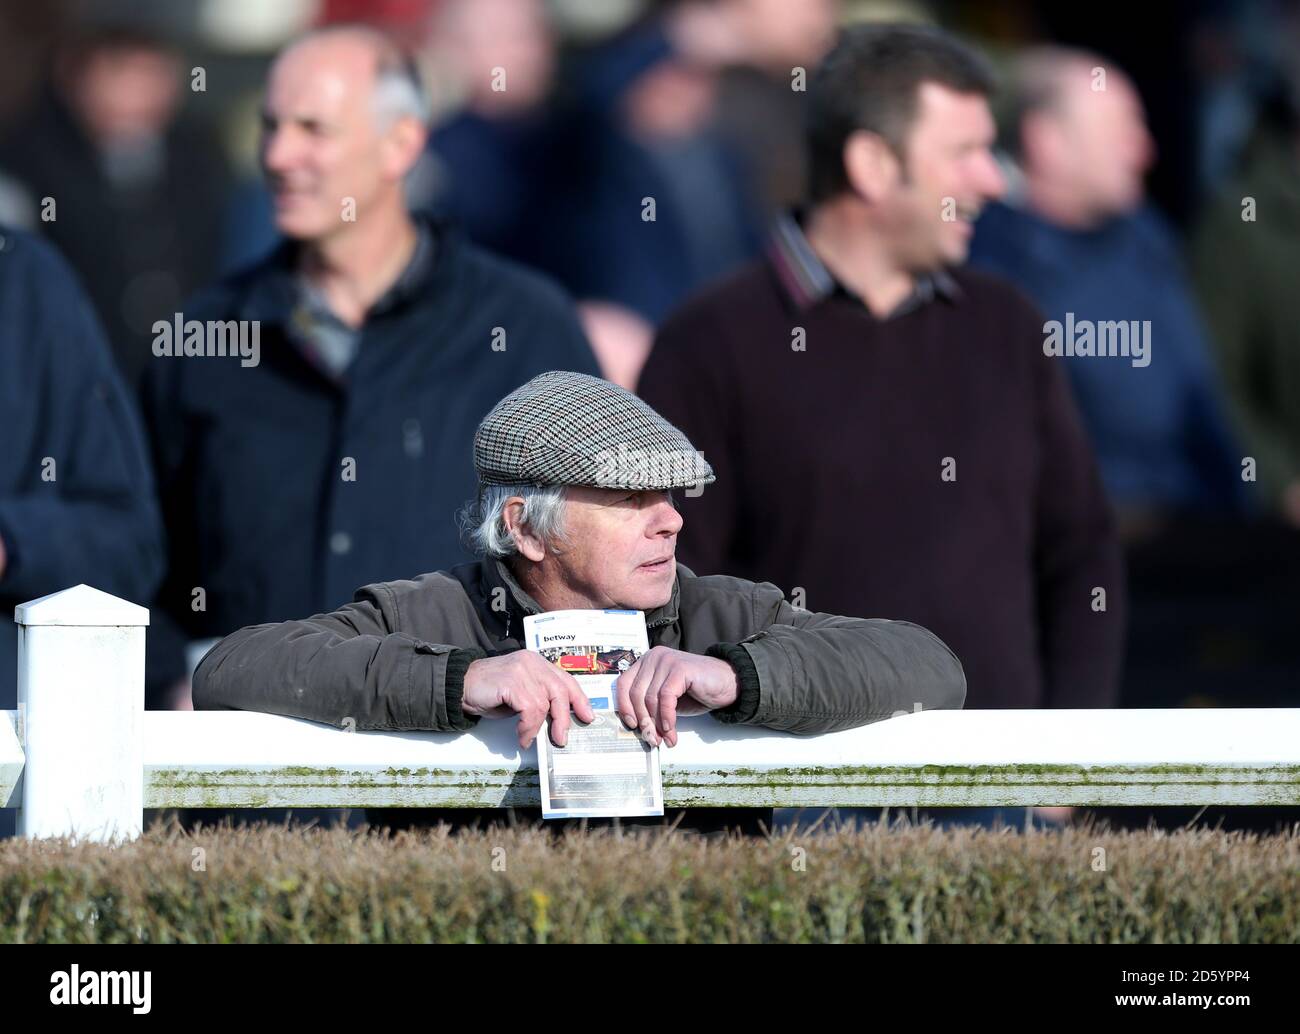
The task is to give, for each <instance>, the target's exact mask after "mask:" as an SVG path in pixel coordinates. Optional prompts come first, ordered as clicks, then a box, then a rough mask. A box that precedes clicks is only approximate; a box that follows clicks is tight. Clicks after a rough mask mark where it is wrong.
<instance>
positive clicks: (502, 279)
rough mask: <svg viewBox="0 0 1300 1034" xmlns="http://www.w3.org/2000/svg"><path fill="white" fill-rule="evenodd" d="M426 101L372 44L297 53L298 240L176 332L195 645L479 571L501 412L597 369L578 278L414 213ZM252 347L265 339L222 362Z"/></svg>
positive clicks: (287, 87)
mask: <svg viewBox="0 0 1300 1034" xmlns="http://www.w3.org/2000/svg"><path fill="white" fill-rule="evenodd" d="M424 108H425V102H424V98H423V94H422V91H421V89H420V85H419V81H418V78H417V77H416V75H415V73H414V71H413V68H412V66H411V65H410V63H409V62H408V61H407V60H406V59H405V58H404V56H403V55H402V54H401V52H400V51H399V50H398V49H397V48H396V46H395V45H394V44H393V43H392V42H391V41H389V40H388V39H387V38H386V37H384V36H383V35H381V34H380V33H378V32H377V31H375V30H372V29H365V28H358V27H337V28H332V29H324V30H320V31H318V32H315V33H313V34H311V35H308V36H307V37H305V38H304V39H302V40H300V41H298V42H297V43H295V44H292V45H291V46H289V47H288V48H287V49H286V50H285V51H284V52H283V53H282V54H281V55H280V57H279V58H278V59H277V61H276V62H275V64H274V66H273V68H272V70H271V74H270V80H269V83H268V89H267V95H266V99H265V105H264V111H263V139H262V150H261V159H262V167H263V171H264V173H265V175H266V178H267V181H268V185H269V187H270V190H271V193H272V197H273V201H274V211H275V219H276V225H277V228H278V229H279V231H280V233H281V234H282V235H283V236H284V237H286V238H287V240H286V241H285V243H284V244H283V246H282V247H280V248H279V249H278V250H276V251H275V252H273V253H272V254H271V255H270V256H269V257H267V258H266V259H265V260H264V261H262V262H261V263H260V264H258V265H256V266H254V267H253V268H251V269H249V270H246V271H244V272H243V273H240V274H236V275H235V276H234V277H232V278H231V279H229V280H228V281H226V282H224V283H222V284H220V285H218V286H217V287H216V288H214V289H212V290H210V291H208V292H205V293H203V294H202V295H201V296H200V297H198V298H196V299H195V300H193V301H192V302H191V303H190V304H189V305H188V306H187V308H186V310H185V312H184V313H182V314H178V316H179V317H183V318H175V319H173V318H170V317H169V318H168V319H164V320H162V321H160V322H159V323H158V324H156V325H155V326H156V329H157V332H158V337H157V338H156V339H155V342H154V357H153V358H152V361H151V365H150V369H149V371H148V375H147V382H146V389H147V390H146V415H147V418H148V423H149V429H150V432H151V437H152V442H153V446H154V450H155V456H156V461H157V470H158V478H159V485H160V492H161V497H162V501H163V507H164V516H165V519H166V521H167V526H168V529H169V533H170V541H171V550H170V557H169V566H168V572H167V578H166V581H165V582H164V585H163V588H162V591H161V594H160V596H159V600H158V610H159V611H161V612H163V613H165V614H166V615H169V616H170V617H171V618H172V619H173V620H174V621H175V622H176V623H177V624H179V626H180V629H181V634H182V636H183V638H188V639H191V640H200V641H201V640H203V639H206V638H209V637H217V636H222V635H225V634H227V633H229V632H232V631H234V630H235V629H236V628H239V627H241V626H243V625H247V624H250V623H251V624H256V623H259V622H265V621H283V620H286V619H287V618H290V617H293V616H294V615H300V614H311V613H318V612H322V611H327V610H332V609H334V608H335V607H338V606H340V605H341V604H343V603H346V602H347V601H348V600H350V599H351V598H352V593H353V590H354V589H355V588H356V586H358V585H365V584H367V583H369V582H374V581H383V580H386V579H391V578H396V577H400V576H403V575H404V574H408V573H409V572H410V571H425V570H436V569H437V568H439V567H442V566H445V565H447V564H451V563H455V562H457V561H458V560H460V559H464V558H467V556H468V554H467V553H466V552H464V550H463V548H462V546H461V544H460V541H459V535H458V530H457V527H456V523H455V514H456V511H457V510H458V509H459V507H460V506H461V505H462V504H463V503H464V502H465V501H467V500H468V499H469V498H470V497H471V496H472V495H473V493H474V486H475V478H474V470H473V467H472V466H471V464H470V461H469V456H470V455H471V452H472V450H471V448H470V446H471V439H472V435H473V432H474V428H475V426H476V424H477V422H478V419H479V417H480V416H481V415H482V413H483V411H484V410H486V409H487V408H489V407H490V406H491V404H492V403H493V402H495V401H496V400H497V399H499V398H500V397H502V396H503V395H505V394H507V393H509V392H510V391H511V390H513V389H514V388H515V387H517V386H518V385H520V384H522V383H523V382H525V381H527V380H529V379H530V378H532V377H533V376H535V375H536V374H538V373H541V372H543V371H546V370H550V369H557V368H559V369H572V370H579V371H581V372H584V373H591V374H598V373H599V371H598V369H597V367H596V363H595V359H594V358H593V356H592V354H591V350H590V348H589V347H588V345H587V343H586V339H585V338H584V336H583V334H582V331H581V328H580V327H579V325H578V322H577V319H576V317H575V316H574V314H573V311H572V308H571V306H570V305H569V303H568V301H567V300H566V299H565V297H564V296H563V294H562V293H561V291H560V290H559V289H558V288H557V287H555V286H553V285H552V284H551V283H550V282H549V281H546V280H544V279H543V278H541V277H539V276H537V275H535V274H533V273H530V272H527V271H525V270H524V269H522V268H520V267H517V266H514V265H512V264H510V263H507V262H505V261H503V260H500V259H497V258H495V257H493V256H491V255H488V254H487V253H485V252H483V251H480V250H478V249H477V248H475V247H474V246H472V245H471V244H469V243H468V242H467V241H464V240H462V239H460V238H459V237H458V236H457V235H456V234H455V233H453V232H451V231H449V230H448V229H446V228H445V227H443V226H442V225H440V224H438V223H437V222H434V221H432V220H429V219H424V218H420V219H414V218H412V216H411V214H410V213H409V212H408V209H407V205H406V201H405V198H404V196H403V181H404V179H405V177H406V174H407V173H408V172H409V171H410V169H411V167H412V166H413V165H414V164H415V162H416V160H417V159H418V157H419V155H420V153H421V152H422V150H423V148H424V146H425V139H426V133H425V120H426V117H427V115H426V112H425V110H424ZM177 326H183V327H184V328H185V334H184V336H185V338H186V340H185V342H184V347H183V348H182V342H181V341H180V340H178V337H179V335H177V333H176V332H175V330H174V329H173V328H174V327H177ZM191 327H193V328H195V334H194V336H195V340H194V341H191V340H189V338H190V328H191ZM232 335H234V336H237V337H238V339H239V340H240V341H241V342H244V343H245V345H246V346H247V347H246V348H245V350H244V351H243V352H241V353H240V354H238V355H231V354H229V353H228V352H227V353H226V354H222V352H223V349H222V348H220V347H219V346H221V345H223V344H228V343H229V341H230V340H231V337H232ZM178 353H181V354H178ZM165 631H166V630H165V629H164V628H162V627H159V626H158V625H157V624H156V625H155V627H154V628H152V629H151V637H150V638H151V643H152V644H153V646H152V649H151V654H150V662H149V663H150V672H151V674H150V686H151V699H152V700H153V701H154V702H161V703H162V704H164V705H165V706H173V707H186V706H188V693H189V688H188V682H187V681H186V680H185V679H184V678H182V676H183V673H184V670H185V669H184V666H183V664H182V662H181V659H180V652H179V650H178V649H176V646H177V638H176V635H175V632H174V631H173V633H172V635H171V636H170V645H171V649H166V647H167V646H168V645H169V640H168V638H167V637H166V636H165ZM164 690H165V693H164Z"/></svg>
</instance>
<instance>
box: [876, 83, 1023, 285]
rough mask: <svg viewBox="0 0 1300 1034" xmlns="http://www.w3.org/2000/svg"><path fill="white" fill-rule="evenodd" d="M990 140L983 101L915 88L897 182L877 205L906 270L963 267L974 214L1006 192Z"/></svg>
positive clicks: (991, 127)
mask: <svg viewBox="0 0 1300 1034" xmlns="http://www.w3.org/2000/svg"><path fill="white" fill-rule="evenodd" d="M995 136H996V126H995V124H994V121H993V115H992V113H991V112H990V111H989V106H988V102H987V101H985V99H984V98H983V97H982V96H980V95H979V94H971V93H958V92H956V91H955V90H950V89H949V88H948V87H946V86H940V85H939V84H938V83H922V84H921V87H920V89H919V91H918V93H917V107H916V116H915V118H914V120H913V123H912V128H911V132H910V134H909V136H908V139H907V144H906V148H905V164H904V170H903V171H904V175H903V176H901V177H900V178H899V180H898V182H896V183H895V185H894V186H893V189H892V190H890V191H889V192H888V193H887V194H886V195H885V196H884V197H883V198H882V199H881V204H880V213H881V222H882V224H883V226H884V230H885V232H886V233H887V234H888V235H889V236H890V238H892V240H893V243H894V246H895V254H896V255H897V257H898V260H899V263H900V265H902V266H903V267H904V268H905V269H908V270H910V271H912V272H919V271H923V270H932V269H936V268H938V267H939V266H943V265H955V264H958V263H961V262H964V261H965V260H966V253H967V251H968V250H969V248H970V239H971V235H972V233H973V227H974V222H975V219H976V218H977V217H978V215H979V212H980V209H981V208H982V207H983V206H984V204H985V203H986V202H988V201H990V200H992V199H994V198H996V197H999V196H1000V195H1001V194H1002V191H1003V190H1004V188H1005V183H1004V180H1003V176H1002V172H1001V170H1000V169H999V168H998V165H997V162H996V161H995V160H994V158H993V151H992V146H993V141H994V139H995Z"/></svg>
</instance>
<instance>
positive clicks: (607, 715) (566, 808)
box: [524, 610, 664, 819]
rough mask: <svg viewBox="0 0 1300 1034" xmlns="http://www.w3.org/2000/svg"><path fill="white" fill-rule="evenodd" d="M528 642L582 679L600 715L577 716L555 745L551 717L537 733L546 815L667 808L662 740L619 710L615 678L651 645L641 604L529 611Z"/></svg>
mask: <svg viewBox="0 0 1300 1034" xmlns="http://www.w3.org/2000/svg"><path fill="white" fill-rule="evenodd" d="M524 643H525V645H526V646H527V648H528V649H530V650H534V651H536V652H537V653H539V654H541V655H542V656H543V657H545V658H546V659H547V660H548V661H550V662H551V663H552V664H554V665H555V666H556V667H558V668H559V669H560V670H561V671H566V672H568V673H569V674H570V675H572V676H573V677H574V678H575V679H577V680H578V685H579V686H581V687H582V690H583V692H585V693H586V694H587V699H588V700H590V701H591V707H592V710H593V711H594V712H595V716H596V719H595V721H593V722H592V723H591V724H590V725H585V726H584V725H583V724H582V723H581V722H579V721H577V719H576V716H574V717H573V718H572V721H571V722H570V725H569V735H568V740H567V742H566V743H565V745H564V746H563V747H557V746H555V744H553V743H552V742H551V739H550V721H549V719H548V720H547V722H546V724H545V725H544V726H543V728H542V730H541V732H540V733H538V736H537V771H538V773H539V776H540V781H541V789H542V817H543V818H547V819H563V818H581V817H584V816H585V817H596V816H622V817H630V816H639V815H662V814H663V813H664V792H663V781H662V778H661V776H660V770H659V748H658V747H652V746H650V745H649V744H648V743H646V741H645V740H644V739H643V738H642V736H641V734H640V732H639V731H638V730H636V729H629V728H627V727H626V726H625V725H624V724H623V720H622V719H621V718H619V716H618V712H617V711H616V710H615V707H616V705H617V703H618V701H617V698H616V695H615V691H614V683H615V682H616V681H617V680H618V677H619V676H620V675H621V674H622V673H623V672H625V671H626V670H627V669H628V668H630V667H631V666H632V665H633V664H634V663H636V660H637V658H639V657H640V656H641V655H642V654H643V653H645V652H646V651H647V650H649V649H650V643H649V639H648V637H647V635H646V627H645V615H644V614H643V613H642V612H641V611H639V610H554V611H550V612H549V613H546V614H533V615H530V616H528V617H526V618H524Z"/></svg>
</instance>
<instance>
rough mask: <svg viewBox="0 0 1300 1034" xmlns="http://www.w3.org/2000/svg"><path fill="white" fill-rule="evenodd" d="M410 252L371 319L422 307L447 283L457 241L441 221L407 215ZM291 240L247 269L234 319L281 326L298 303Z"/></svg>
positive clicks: (294, 244) (294, 248)
mask: <svg viewBox="0 0 1300 1034" xmlns="http://www.w3.org/2000/svg"><path fill="white" fill-rule="evenodd" d="M411 218H412V219H413V220H414V222H415V225H416V234H417V236H416V250H415V253H414V254H413V255H412V258H411V262H410V263H408V265H407V267H406V269H405V270H404V271H403V273H402V274H401V275H400V276H399V277H398V279H397V281H396V282H395V283H394V284H393V286H392V287H391V288H390V289H389V290H388V292H387V293H386V294H385V295H384V297H383V298H381V299H380V300H379V301H378V302H376V304H375V305H374V306H372V308H371V315H375V316H378V315H382V314H383V313H385V312H388V311H390V310H392V311H399V310H401V309H403V308H406V307H408V306H411V305H416V304H422V303H427V302H428V301H429V300H430V299H431V298H433V297H434V296H435V295H436V294H437V293H438V292H440V291H443V290H446V289H447V288H448V287H449V286H450V284H451V283H452V281H453V279H454V277H455V272H456V267H457V263H458V260H459V257H460V251H461V247H462V245H463V240H462V238H461V236H460V234H459V233H458V232H457V231H456V230H455V229H454V228H453V227H452V226H451V225H449V224H448V223H447V222H445V221H443V220H441V219H438V218H436V217H434V216H432V215H429V214H427V213H423V212H413V213H412V214H411ZM299 248H300V245H299V244H298V242H297V241H292V240H281V241H280V243H279V245H278V246H277V247H276V248H274V249H273V250H272V251H271V252H270V253H269V254H268V255H267V256H266V257H265V258H264V259H263V260H262V261H261V262H260V263H259V264H258V265H257V266H256V267H255V268H254V269H253V270H251V271H250V280H251V283H250V286H249V289H248V291H247V293H246V294H245V296H244V298H243V299H242V301H241V304H240V317H241V318H243V319H250V320H251V319H256V320H260V321H262V322H264V323H267V324H270V325H279V326H286V325H288V324H289V323H290V321H291V320H293V319H294V315H295V312H296V311H297V309H298V307H299V305H300V302H301V297H300V295H301V285H300V279H299V273H298V252H299Z"/></svg>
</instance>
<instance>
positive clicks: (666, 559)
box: [548, 488, 682, 611]
mask: <svg viewBox="0 0 1300 1034" xmlns="http://www.w3.org/2000/svg"><path fill="white" fill-rule="evenodd" d="M681 528H682V517H681V514H679V513H678V512H677V508H676V507H675V506H673V504H672V500H671V498H670V496H669V493H667V492H628V491H619V490H616V489H608V488H570V489H569V490H568V491H567V493H566V495H565V511H564V539H565V541H564V543H563V544H561V545H560V546H559V547H558V549H555V550H553V551H552V552H551V556H549V557H548V560H553V562H554V572H553V575H552V577H553V578H555V579H556V580H558V581H559V582H560V583H562V584H563V585H564V587H565V588H566V589H567V590H568V592H570V593H572V594H574V595H578V596H581V597H585V598H586V599H587V600H588V601H589V604H590V606H592V607H594V608H606V607H624V608H627V609H629V610H644V611H650V610H653V609H654V608H656V607H661V606H663V605H664V604H665V603H667V602H668V599H669V597H670V596H671V595H672V589H673V579H674V578H676V577H677V565H676V561H675V554H676V551H677V533H678V532H679V531H681Z"/></svg>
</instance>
